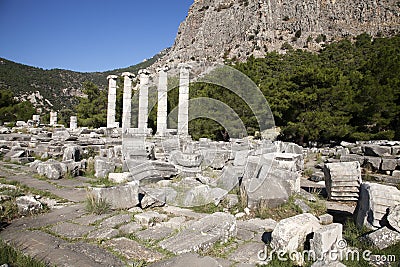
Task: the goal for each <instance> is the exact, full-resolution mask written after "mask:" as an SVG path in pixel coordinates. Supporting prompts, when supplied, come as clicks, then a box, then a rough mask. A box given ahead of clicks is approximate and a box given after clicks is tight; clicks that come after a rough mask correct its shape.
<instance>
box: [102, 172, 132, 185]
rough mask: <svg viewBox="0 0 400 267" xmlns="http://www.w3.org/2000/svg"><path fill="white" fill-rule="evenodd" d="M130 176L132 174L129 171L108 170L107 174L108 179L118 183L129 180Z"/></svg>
mask: <svg viewBox="0 0 400 267" xmlns="http://www.w3.org/2000/svg"><path fill="white" fill-rule="evenodd" d="M131 176H132V175H131V173H130V172H122V173H115V172H110V173H109V174H108V180H110V181H113V182H114V183H118V184H120V183H124V182H127V181H129V180H130V178H131Z"/></svg>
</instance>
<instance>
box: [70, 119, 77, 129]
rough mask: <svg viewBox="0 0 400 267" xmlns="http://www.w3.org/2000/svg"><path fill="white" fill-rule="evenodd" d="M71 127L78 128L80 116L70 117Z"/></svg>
mask: <svg viewBox="0 0 400 267" xmlns="http://www.w3.org/2000/svg"><path fill="white" fill-rule="evenodd" d="M69 128H70V129H72V130H73V129H76V128H78V117H76V116H71V117H70V118H69Z"/></svg>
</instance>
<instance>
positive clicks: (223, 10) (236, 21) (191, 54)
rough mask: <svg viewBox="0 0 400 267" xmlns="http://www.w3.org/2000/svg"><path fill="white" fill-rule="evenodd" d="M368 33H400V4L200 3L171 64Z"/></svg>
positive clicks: (327, 0)
mask: <svg viewBox="0 0 400 267" xmlns="http://www.w3.org/2000/svg"><path fill="white" fill-rule="evenodd" d="M364 32H367V33H369V34H370V35H372V36H388V35H393V34H398V33H399V32H400V1H399V0H352V1H349V0H302V1H300V0H195V2H194V4H193V5H192V6H191V8H190V10H189V14H188V16H187V18H186V20H185V21H184V22H183V23H182V24H181V25H180V27H179V30H178V36H177V38H176V41H175V44H174V46H173V48H172V50H171V51H170V53H169V54H168V56H167V58H166V59H167V60H168V61H170V62H180V61H188V60H201V61H202V60H204V59H208V60H216V59H222V58H235V57H236V58H238V59H245V58H247V57H248V56H250V55H251V54H253V55H254V56H256V57H257V56H263V55H264V54H265V52H267V51H280V52H283V51H284V50H286V49H290V48H291V47H293V48H295V49H296V48H301V49H308V50H314V51H315V50H318V49H320V48H321V45H323V44H324V42H331V41H335V40H340V39H342V38H345V37H348V36H356V35H359V34H361V33H364Z"/></svg>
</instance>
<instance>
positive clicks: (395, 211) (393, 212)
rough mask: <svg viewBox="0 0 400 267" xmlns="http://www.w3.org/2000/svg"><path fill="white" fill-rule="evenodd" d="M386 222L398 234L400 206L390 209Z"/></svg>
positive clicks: (399, 228) (399, 230) (399, 229)
mask: <svg viewBox="0 0 400 267" xmlns="http://www.w3.org/2000/svg"><path fill="white" fill-rule="evenodd" d="M387 220H388V222H389V224H390V226H391V227H393V228H394V229H395V230H396V231H397V232H399V233H400V205H396V206H392V207H390V209H389V214H388V216H387Z"/></svg>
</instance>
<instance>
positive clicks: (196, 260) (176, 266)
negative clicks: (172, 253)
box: [151, 253, 221, 267]
mask: <svg viewBox="0 0 400 267" xmlns="http://www.w3.org/2000/svg"><path fill="white" fill-rule="evenodd" d="M187 266H193V267H201V266H207V267H220V266H221V265H220V264H219V263H218V261H217V260H215V259H213V258H211V257H209V256H205V257H200V256H199V255H197V254H194V253H185V254H182V255H179V256H176V257H174V258H171V259H168V260H164V261H161V262H157V263H155V264H152V265H151V267H187Z"/></svg>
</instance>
